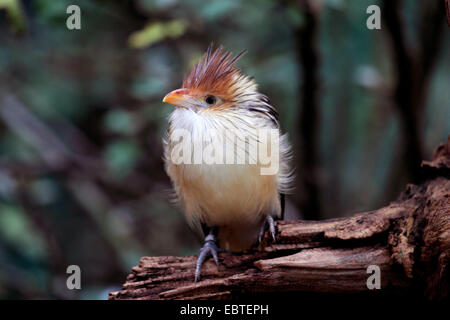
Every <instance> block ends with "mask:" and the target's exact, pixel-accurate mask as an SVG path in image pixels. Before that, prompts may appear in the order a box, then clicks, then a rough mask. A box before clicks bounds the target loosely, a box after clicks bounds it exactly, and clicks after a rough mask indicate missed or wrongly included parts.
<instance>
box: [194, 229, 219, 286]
mask: <svg viewBox="0 0 450 320" xmlns="http://www.w3.org/2000/svg"><path fill="white" fill-rule="evenodd" d="M220 251H221V250H220V248H219V247H218V246H217V244H216V237H215V236H214V235H212V234H209V235H208V236H207V237H206V238H205V244H204V245H203V247H202V248H201V249H200V254H199V255H198V259H197V263H196V265H195V282H197V281H198V280H199V279H200V269H201V267H202V264H203V262H204V261H205V259H206V258H207V257H208V255H212V256H213V258H214V261H215V262H216V265H217V266H219V257H218V256H217V253H218V252H220Z"/></svg>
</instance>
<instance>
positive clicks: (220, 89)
mask: <svg viewBox="0 0 450 320" xmlns="http://www.w3.org/2000/svg"><path fill="white" fill-rule="evenodd" d="M244 54H245V51H242V52H241V53H239V54H238V55H236V56H235V57H233V56H232V54H231V52H224V51H223V49H222V47H219V48H218V49H216V50H215V51H214V52H212V46H211V45H210V46H209V48H208V50H207V51H206V53H205V54H204V56H203V58H202V59H201V60H200V61H199V62H198V63H197V64H196V65H195V66H194V67H193V68H192V70H191V72H190V73H189V75H188V76H187V77H186V78H185V79H184V81H183V86H182V88H181V89H177V90H174V91H172V92H170V93H168V94H167V95H166V96H165V97H164V99H163V102H166V103H169V104H172V105H174V106H176V107H181V108H186V109H190V110H193V111H196V112H197V111H199V110H208V111H220V110H225V109H228V108H240V107H248V104H249V103H251V101H253V102H255V100H258V99H260V98H261V97H264V96H263V95H261V94H259V93H258V92H257V85H256V83H255V82H254V81H253V80H252V79H251V78H250V77H247V76H245V75H242V74H240V72H239V69H238V68H236V67H235V63H236V61H237V60H238V59H239V58H240V57H242V56H243V55H244Z"/></svg>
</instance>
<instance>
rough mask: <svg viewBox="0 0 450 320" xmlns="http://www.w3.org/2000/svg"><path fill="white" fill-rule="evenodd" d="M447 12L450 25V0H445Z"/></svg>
mask: <svg viewBox="0 0 450 320" xmlns="http://www.w3.org/2000/svg"><path fill="white" fill-rule="evenodd" d="M445 12H446V13H447V23H448V26H449V27H450V0H445Z"/></svg>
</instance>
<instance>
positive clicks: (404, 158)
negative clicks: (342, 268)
mask: <svg viewBox="0 0 450 320" xmlns="http://www.w3.org/2000/svg"><path fill="white" fill-rule="evenodd" d="M70 4H78V5H79V6H80V8H81V25H82V29H81V30H72V31H71V30H68V29H67V28H66V19H67V17H68V14H66V8H67V6H68V5H70ZM371 4H377V5H379V6H380V7H381V15H382V23H381V27H382V29H381V30H368V29H367V27H366V19H367V18H368V17H369V15H368V14H367V13H366V8H367V7H368V6H369V5H371ZM449 30H450V29H449V28H448V26H447V25H446V23H445V9H444V1H438V0H432V1H430V0H423V1H417V0H410V1H376V0H354V1H349V0H347V1H345V0H322V1H307V0H299V1H294V0H292V1H287V0H285V1H283V0H245V1H239V0H229V1H225V0H209V1H200V0H193V1H182V0H133V1H131V0H129V1H125V0H124V1H106V0H103V1H102V0H95V1H94V0H85V1H75V0H58V1H55V0H34V1H19V0H0V298H2V299H5V298H26V299H35V298H80V299H104V298H106V297H107V292H108V291H112V290H117V289H118V288H119V287H120V285H121V284H122V283H123V282H124V280H125V277H126V275H127V273H128V272H129V270H130V268H131V267H132V266H133V265H136V264H137V263H138V261H139V258H140V257H141V256H143V255H187V254H196V253H197V250H198V248H199V246H200V242H199V238H197V237H196V236H195V235H194V234H193V233H192V232H191V231H190V230H189V228H188V226H187V224H186V222H185V220H184V218H183V214H182V211H181V210H180V209H179V208H177V207H176V206H174V205H172V204H171V203H170V201H169V192H168V191H169V190H170V182H169V179H168V177H167V176H166V174H165V172H164V170H163V162H162V143H161V140H162V137H163V134H164V131H165V129H166V126H167V120H166V119H167V116H168V114H169V113H170V112H171V111H172V107H171V106H169V105H165V104H163V103H162V102H161V100H162V97H163V96H164V95H165V94H166V93H167V92H169V91H171V90H173V89H176V88H178V87H179V86H180V85H181V81H182V78H183V76H184V75H185V74H186V73H187V72H188V70H189V68H190V67H191V66H192V65H193V64H194V63H195V62H196V61H197V60H198V59H199V58H200V57H201V55H202V53H203V52H204V51H205V49H206V48H207V46H208V44H209V43H210V42H214V43H215V44H217V45H219V44H223V45H224V46H225V48H226V49H228V50H231V51H233V52H235V53H237V52H239V51H241V50H242V49H245V48H246V49H248V54H247V55H246V56H245V57H244V58H243V59H242V60H241V61H240V62H239V66H240V67H241V68H242V70H243V72H244V73H246V74H248V75H251V76H253V77H255V79H256V81H257V82H258V84H259V86H260V91H261V92H263V93H265V94H266V95H268V96H269V97H270V99H271V101H272V103H273V105H274V106H276V107H277V108H278V110H279V112H280V116H281V123H282V126H283V128H284V131H287V132H288V133H289V135H290V139H291V141H292V142H293V143H294V145H295V148H294V149H295V160H294V161H295V166H296V171H297V182H296V184H297V190H296V192H295V193H294V194H293V195H290V196H289V197H288V198H287V201H288V202H287V216H288V218H289V219H294V218H304V219H324V218H333V217H341V216H348V215H352V214H354V213H356V212H361V211H367V210H372V209H376V208H378V207H381V206H383V205H385V204H387V203H388V202H389V201H392V200H394V199H395V198H396V197H397V195H398V194H399V192H400V191H401V190H402V189H403V187H404V185H405V184H406V183H408V182H414V181H417V180H418V179H419V178H420V171H419V170H418V167H419V165H420V160H421V159H430V157H431V153H432V150H433V149H434V147H436V146H437V145H438V143H440V142H442V141H444V140H445V139H446V137H447V135H448V134H449V133H450V106H449V103H450V102H449V101H450V77H449V74H450V73H449V72H450V59H448V57H449V56H450V37H449ZM71 264H76V265H79V266H80V268H81V270H82V290H78V291H70V290H68V289H67V288H66V278H67V276H68V275H67V274H66V268H67V266H68V265H71Z"/></svg>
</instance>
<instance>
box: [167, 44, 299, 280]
mask: <svg viewBox="0 0 450 320" xmlns="http://www.w3.org/2000/svg"><path fill="white" fill-rule="evenodd" d="M246 52H247V51H246V50H243V51H242V52H240V53H239V54H237V55H235V56H233V54H232V53H231V52H230V51H226V50H224V49H223V47H222V46H219V47H218V48H216V49H215V50H213V44H211V45H210V46H209V47H208V49H207V51H206V53H205V54H204V55H203V56H202V58H201V59H200V60H199V61H198V62H197V63H196V64H195V65H194V66H193V67H192V69H191V70H190V72H189V73H188V75H187V76H186V77H185V78H184V80H183V82H182V86H181V88H179V89H176V90H173V91H171V92H169V93H168V94H166V95H165V96H164V98H163V102H165V103H168V104H171V105H173V106H174V107H175V108H174V110H173V111H172V113H171V114H170V116H169V118H168V129H167V133H166V136H165V138H164V139H163V144H164V162H165V170H166V172H167V174H168V176H169V177H170V180H171V182H172V185H173V190H174V193H175V197H176V200H178V201H179V202H180V203H181V205H182V207H183V209H184V213H185V217H186V220H187V222H188V223H189V225H190V226H191V227H192V228H193V229H194V230H197V231H198V232H200V233H203V236H204V245H203V247H202V248H201V249H200V253H199V256H198V259H197V262H196V266H195V279H194V281H195V282H197V281H198V280H199V279H200V273H201V266H202V264H203V262H204V261H205V259H206V258H208V257H209V256H212V257H213V259H214V260H215V263H216V264H217V266H218V265H219V260H218V253H220V252H223V251H231V252H242V251H245V250H248V249H251V248H252V247H253V246H255V245H258V244H259V243H260V242H261V240H262V237H263V235H264V232H265V231H266V230H267V229H269V231H270V234H271V237H272V240H273V241H276V236H275V226H274V219H283V215H284V201H285V200H284V199H285V195H286V194H287V193H289V192H290V191H291V189H292V187H291V185H292V181H293V177H294V174H293V169H292V168H291V165H290V162H291V161H290V160H291V153H292V151H291V145H290V143H289V141H288V137H287V134H282V133H281V129H280V123H279V115H278V112H277V110H276V109H275V108H274V107H273V106H272V105H271V103H270V101H269V99H268V97H267V96H266V95H264V94H262V93H260V92H259V91H258V85H257V83H256V82H255V80H254V78H253V77H249V76H247V75H244V74H243V73H242V72H241V70H240V69H239V68H238V67H236V63H237V61H238V60H239V59H240V58H241V57H242V56H243V55H244V54H245V53H246ZM224 131H225V132H226V134H228V132H231V133H232V135H230V136H231V137H232V139H228V140H227V137H228V136H226V134H225V138H224V134H223V132H224ZM264 131H267V132H269V131H270V132H275V133H276V134H277V136H273V137H278V138H273V139H262V138H261V135H258V134H257V132H264ZM205 136H206V137H207V138H205ZM181 137H183V139H181ZM184 138H186V141H184V144H183V147H184V146H185V145H186V144H187V145H188V146H187V147H186V149H182V148H181V147H180V141H181V140H184ZM244 140H245V141H244ZM212 141H214V142H215V143H216V146H219V147H218V148H216V149H214V150H215V152H214V153H216V152H217V154H220V155H219V156H218V158H215V159H216V160H217V159H219V160H223V157H225V156H223V155H222V157H221V151H220V150H222V149H221V148H222V144H223V145H224V146H225V145H227V147H223V149H224V150H225V152H229V153H231V155H230V159H231V158H233V159H231V161H230V163H229V162H227V161H223V162H220V161H216V162H211V161H209V162H207V161H193V160H192V159H193V156H194V157H195V155H192V152H193V150H194V149H195V148H194V147H195V146H202V147H205V144H206V143H207V142H210V143H212ZM275 141H276V143H277V144H276V145H274V144H271V143H272V142H275ZM189 143H190V145H189ZM227 143H228V144H227ZM251 145H256V147H259V148H261V147H263V148H266V149H267V150H269V151H273V153H276V155H275V157H274V159H275V161H276V162H277V163H276V165H275V166H274V167H276V168H277V170H274V172H271V173H267V172H266V174H262V169H263V168H266V169H267V163H263V162H262V161H260V159H256V158H258V155H259V153H258V154H256V156H255V155H253V154H252V153H255V152H250V151H249V149H251V148H250V146H251ZM181 149H182V150H183V151H180V150H181ZM200 149H201V148H200ZM275 149H277V150H275ZM222 151H223V150H222ZM252 151H255V149H252ZM275 151H277V152H275ZM239 152H241V153H239ZM177 153H178V155H179V156H178V157H176V156H174V154H177ZM194 153H195V152H194ZM239 155H240V158H239ZM233 156H234V157H233ZM180 159H181V160H180ZM236 159H237V160H236ZM183 160H184V161H183Z"/></svg>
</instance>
